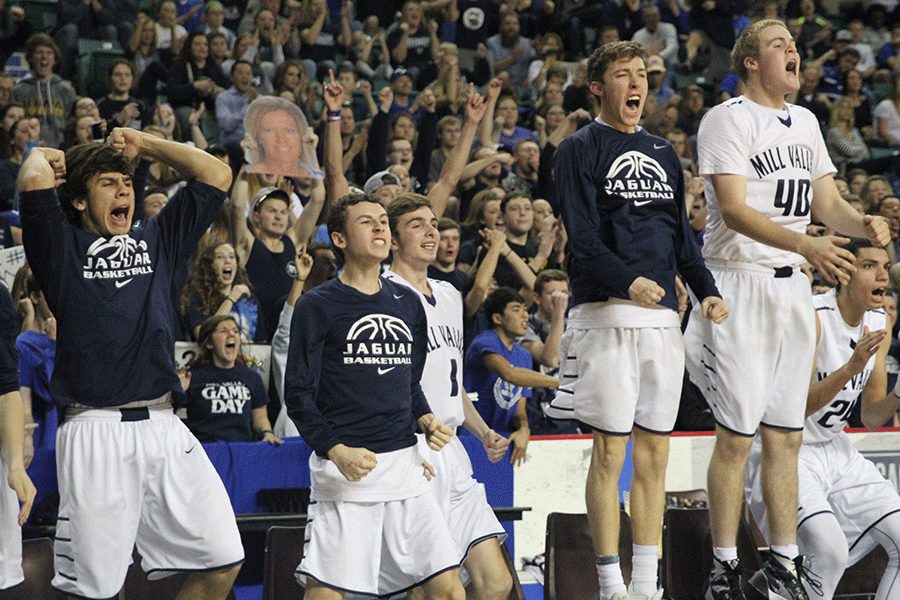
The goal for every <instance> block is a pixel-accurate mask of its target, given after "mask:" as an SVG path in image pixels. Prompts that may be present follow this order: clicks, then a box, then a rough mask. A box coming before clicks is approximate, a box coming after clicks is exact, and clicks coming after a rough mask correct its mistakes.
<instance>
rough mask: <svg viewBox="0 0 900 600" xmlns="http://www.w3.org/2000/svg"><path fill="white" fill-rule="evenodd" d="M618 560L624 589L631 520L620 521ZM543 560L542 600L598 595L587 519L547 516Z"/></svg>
mask: <svg viewBox="0 0 900 600" xmlns="http://www.w3.org/2000/svg"><path fill="white" fill-rule="evenodd" d="M619 531H620V533H619V560H620V562H621V565H622V577H623V578H624V579H625V583H626V585H627V584H628V583H630V582H631V559H632V555H633V549H632V535H631V519H630V518H629V516H628V513H626V512H625V511H624V510H623V511H621V513H620V518H619ZM544 556H545V557H546V559H547V562H546V564H545V565H544V600H596V599H597V596H598V594H599V593H600V584H599V582H598V581H597V567H596V564H597V563H596V559H595V558H594V556H595V555H594V547H593V544H592V543H591V531H590V527H589V526H588V520H587V515H586V514H584V513H580V514H567V513H550V514H549V515H547V538H546V547H545V550H544Z"/></svg>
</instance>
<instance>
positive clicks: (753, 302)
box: [685, 20, 890, 600]
mask: <svg viewBox="0 0 900 600" xmlns="http://www.w3.org/2000/svg"><path fill="white" fill-rule="evenodd" d="M732 60H733V61H734V67H735V71H736V72H737V74H738V76H739V77H740V78H741V80H742V81H743V82H744V84H745V86H746V92H745V94H744V95H743V96H740V97H737V98H733V99H731V100H729V101H727V102H725V103H723V104H720V105H718V106H716V107H715V108H713V109H712V110H710V111H709V113H707V115H706V116H705V117H704V119H703V121H702V122H701V125H700V131H699V134H698V146H699V155H700V161H699V164H700V173H701V175H703V176H705V177H706V178H707V179H706V193H705V196H706V199H707V202H708V205H709V215H708V216H707V220H706V235H705V238H704V239H705V242H704V246H703V255H704V256H705V257H706V262H707V266H708V267H709V269H710V271H712V273H713V275H714V276H715V278H716V284H717V285H718V287H719V290H720V291H721V292H722V297H723V298H724V299H725V301H726V302H727V303H728V305H729V306H730V307H731V309H732V313H733V315H734V317H733V318H731V319H729V320H728V322H727V323H725V324H724V325H723V326H722V327H716V328H713V327H710V326H709V325H708V324H707V323H705V322H702V320H701V319H697V318H696V315H694V316H693V318H691V319H690V322H689V324H688V328H687V332H686V334H685V344H686V346H687V348H688V352H689V355H688V366H689V369H690V372H691V376H692V378H693V379H694V381H695V382H697V384H698V385H699V386H700V387H701V389H703V388H704V387H705V395H706V398H707V400H708V401H709V404H710V406H711V408H712V412H713V416H714V417H715V419H716V445H715V448H714V450H713V456H712V460H711V461H710V464H709V473H708V487H709V497H710V520H711V527H712V540H713V546H714V548H713V554H714V557H715V560H714V566H713V571H712V573H711V575H710V580H709V587H708V591H707V595H706V597H707V598H708V599H711V600H728V599H734V598H742V597H743V593H742V592H741V589H740V583H739V573H740V565H739V564H738V561H737V550H736V539H737V530H738V524H739V521H740V511H741V503H742V491H743V486H744V466H745V464H746V461H747V455H748V452H749V451H750V444H751V442H752V441H753V436H754V434H755V433H756V431H757V429H758V430H759V433H760V436H761V438H762V467H761V469H762V476H761V485H762V496H763V498H764V501H765V504H766V507H767V509H768V511H767V517H768V525H767V527H768V530H769V533H770V536H771V537H770V542H771V544H772V554H771V556H770V558H769V560H768V561H767V562H766V565H765V567H764V568H763V569H762V570H760V571H759V572H758V573H756V574H755V575H754V576H753V578H752V579H751V584H752V587H753V589H754V590H755V591H756V593H757V594H759V595H760V596H761V597H762V598H790V599H798V598H802V599H803V600H806V594H805V592H804V590H803V587H802V585H801V584H800V582H799V580H798V577H797V565H799V564H801V563H800V560H799V556H798V551H797V543H796V531H797V452H798V450H799V448H800V442H801V432H802V429H803V419H804V407H805V398H806V395H807V390H808V388H809V382H808V381H807V377H806V373H809V372H811V369H812V364H813V353H814V350H815V319H814V312H813V310H812V302H811V300H810V286H809V280H808V279H807V278H806V276H805V275H804V274H803V273H801V272H800V269H799V265H800V264H801V263H802V262H804V260H806V261H809V263H810V264H812V266H813V267H815V268H816V269H818V270H819V271H820V272H821V273H822V275H823V276H824V277H825V278H826V279H828V280H829V281H833V280H835V279H837V280H838V281H841V282H842V283H844V284H846V283H847V281H848V278H849V275H850V273H851V272H852V271H853V269H854V267H853V254H851V253H850V252H848V251H847V250H846V249H845V248H843V244H844V243H845V240H844V238H838V237H834V236H826V237H810V236H808V235H806V233H805V231H806V225H807V224H808V223H809V222H810V210H812V211H813V212H815V213H816V215H817V218H818V219H819V220H821V221H823V222H824V223H825V224H826V225H828V226H829V227H831V228H832V229H834V230H835V231H838V232H841V233H844V234H847V235H853V236H858V237H868V238H869V239H871V240H872V241H873V242H874V243H875V244H876V245H884V244H885V243H887V242H888V241H890V238H889V235H888V231H887V226H886V224H885V223H884V221H883V220H882V219H880V218H878V217H871V216H866V217H862V216H860V215H859V213H857V212H856V211H855V210H853V208H852V207H850V205H849V204H847V203H846V202H845V201H844V200H843V199H842V198H841V196H840V194H839V193H838V191H837V188H836V187H835V184H834V179H833V177H832V176H833V174H834V172H835V169H834V166H833V165H832V164H831V161H830V160H829V158H828V153H827V151H826V148H825V144H824V142H823V140H822V134H821V132H820V130H819V125H818V122H817V121H816V119H815V117H814V116H813V115H812V113H810V112H809V111H808V110H806V109H804V108H800V107H797V106H792V105H788V104H786V103H785V102H784V97H785V95H786V94H788V93H790V92H792V91H796V90H797V89H799V85H800V84H799V78H798V73H799V69H800V57H799V55H798V54H797V49H796V46H795V43H794V40H793V39H792V38H791V36H790V34H789V33H788V31H787V29H786V28H785V27H784V25H783V24H782V23H781V22H780V21H777V20H764V21H759V22H757V23H754V24H753V25H751V26H750V27H748V28H747V29H745V30H744V32H743V33H742V34H741V37H740V39H739V40H738V42H737V44H736V45H735V48H734V51H733V52H732ZM760 425H762V427H760Z"/></svg>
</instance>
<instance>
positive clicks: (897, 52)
mask: <svg viewBox="0 0 900 600" xmlns="http://www.w3.org/2000/svg"><path fill="white" fill-rule="evenodd" d="M877 62H878V67H879V68H881V69H884V70H886V71H888V72H893V71H897V70H900V23H897V24H896V25H894V26H893V27H891V38H890V40H889V41H888V42H886V43H885V44H884V45H883V46H881V49H880V50H879V51H878V57H877Z"/></svg>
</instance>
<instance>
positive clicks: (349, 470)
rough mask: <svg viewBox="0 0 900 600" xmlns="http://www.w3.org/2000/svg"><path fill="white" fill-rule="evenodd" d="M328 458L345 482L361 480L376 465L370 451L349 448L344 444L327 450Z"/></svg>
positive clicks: (373, 454)
mask: <svg viewBox="0 0 900 600" xmlns="http://www.w3.org/2000/svg"><path fill="white" fill-rule="evenodd" d="M328 458H329V459H331V462H333V463H334V464H335V465H336V466H337V468H338V471H340V472H341V475H343V476H344V477H346V478H347V481H359V480H361V479H362V478H363V477H365V476H366V475H368V474H369V471H371V470H372V469H374V468H375V466H376V465H377V464H378V460H376V458H375V453H374V452H372V451H371V450H366V449H365V448H350V447H348V446H345V445H344V444H338V445H337V446H334V447H333V448H332V449H331V450H329V451H328Z"/></svg>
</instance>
